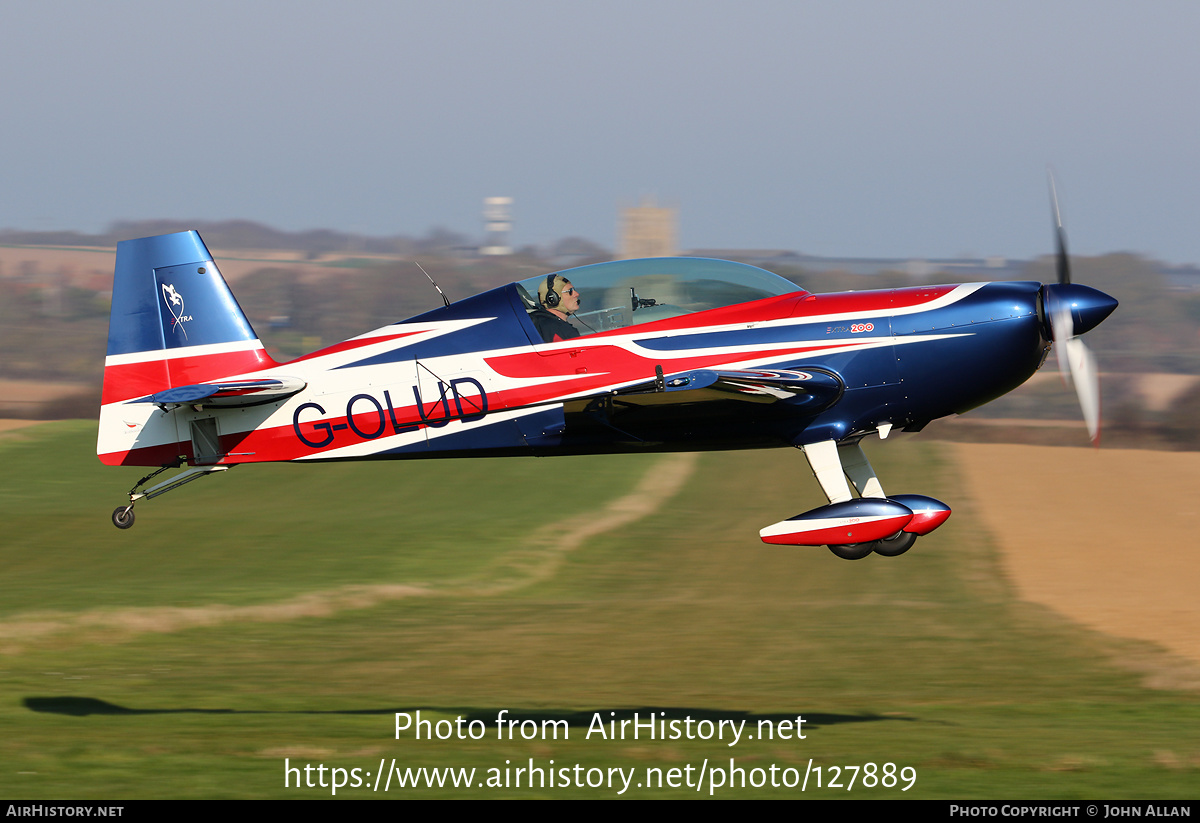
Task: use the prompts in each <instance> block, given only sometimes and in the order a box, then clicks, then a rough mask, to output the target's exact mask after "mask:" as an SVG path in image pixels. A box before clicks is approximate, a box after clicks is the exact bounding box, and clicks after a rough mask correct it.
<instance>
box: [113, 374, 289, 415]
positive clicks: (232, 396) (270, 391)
mask: <svg viewBox="0 0 1200 823" xmlns="http://www.w3.org/2000/svg"><path fill="white" fill-rule="evenodd" d="M306 385H307V384H306V383H305V382H304V381H303V380H297V379H296V378H294V377H280V378H272V379H261V380H229V381H225V382H222V383H195V384H192V385H190V386H177V387H175V388H172V389H167V390H166V391H160V392H156V393H155V394H152V395H149V396H148V397H140V398H138V399H137V400H130V401H127V402H129V403H154V404H155V405H157V406H163V407H166V406H173V407H178V406H184V405H200V406H205V407H220V408H242V407H245V406H258V405H262V404H263V403H272V402H275V401H277V400H285V399H287V398H289V397H291V396H292V395H293V394H296V393H297V392H299V391H301V390H302V389H304V387H305V386H306Z"/></svg>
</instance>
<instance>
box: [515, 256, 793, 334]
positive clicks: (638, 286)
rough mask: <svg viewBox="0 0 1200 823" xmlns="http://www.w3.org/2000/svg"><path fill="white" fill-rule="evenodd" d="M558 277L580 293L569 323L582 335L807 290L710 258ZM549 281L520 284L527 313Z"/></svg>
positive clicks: (620, 264) (602, 266) (600, 266)
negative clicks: (578, 301)
mask: <svg viewBox="0 0 1200 823" xmlns="http://www.w3.org/2000/svg"><path fill="white" fill-rule="evenodd" d="M557 276H559V277H562V278H565V279H566V280H568V281H570V282H571V284H572V285H573V286H574V287H575V289H576V290H577V291H578V293H579V295H580V306H579V310H578V311H577V312H575V313H574V314H572V315H570V317H569V318H568V322H570V323H571V325H573V326H574V327H575V328H576V329H578V330H579V333H580V335H581V336H582V335H588V334H596V333H599V332H606V331H612V330H614V329H623V328H626V327H629V326H634V325H638V324H642V323H650V322H654V321H656V320H664V319H667V318H672V317H679V316H682V315H686V314H694V313H696V312H702V311H707V310H709V309H716V308H721V307H724V306H733V305H736V304H739V303H747V302H749V301H752V300H761V299H763V298H767V297H777V296H779V295H784V294H794V293H796V292H800V291H803V289H801V288H800V287H799V286H797V285H796V284H795V283H792V282H791V281H789V280H785V279H784V278H782V277H780V276H778V275H776V274H772V273H771V272H769V271H766V270H764V269H760V268H757V267H755V266H749V265H746V264H744V263H733V262H731V261H728V260H710V259H705V258H681V257H660V258H647V259H644V260H617V261H614V262H611V263H596V264H594V265H591V266H580V267H578V268H574V269H567V270H565V271H561V272H557ZM547 277H548V276H547V275H540V276H538V277H531V278H529V279H528V280H522V281H521V282H519V283H517V284H516V286H517V291H518V294H519V295H520V298H521V300H522V302H523V303H524V304H525V308H526V311H527V312H530V313H532V312H535V311H537V310H538V309H540V308H542V307H541V306H540V305H539V303H538V289H539V287H544V284H545V283H546V282H547ZM550 277H553V275H550ZM543 291H544V288H543Z"/></svg>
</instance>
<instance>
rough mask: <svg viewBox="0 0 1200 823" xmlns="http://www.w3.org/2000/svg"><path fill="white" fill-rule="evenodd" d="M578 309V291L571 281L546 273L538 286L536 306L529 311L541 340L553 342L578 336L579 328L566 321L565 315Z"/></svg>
mask: <svg viewBox="0 0 1200 823" xmlns="http://www.w3.org/2000/svg"><path fill="white" fill-rule="evenodd" d="M577 311H579V292H577V291H576V290H575V287H574V286H573V285H571V281H570V280H568V279H567V278H565V277H562V276H560V275H557V274H548V275H546V279H545V280H544V281H543V282H542V284H541V285H540V286H538V307H537V308H536V309H534V310H533V311H532V312H530V313H529V319H530V320H532V321H533V325H535V326H537V330H538V333H539V334H541V335H542V340H544V341H546V342H547V343H554V342H556V341H558V340H571V339H573V338H575V337H578V336H579V329H577V328H575V327H574V326H572V325H571V324H570V323H568V322H567V317H568V316H570V315H572V314H574V313H575V312H577Z"/></svg>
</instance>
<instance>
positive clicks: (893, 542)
mask: <svg viewBox="0 0 1200 823" xmlns="http://www.w3.org/2000/svg"><path fill="white" fill-rule="evenodd" d="M916 542H917V536H916V535H915V534H913V533H912V532H896V533H895V534H894V535H892V536H891V537H885V538H883V539H882V540H880V541H879V543H878V545H876V546H875V554H882V555H883V556H884V557H899V556H900V555H902V554H904V553H905V552H906V551H908V550H909V549H911V548H912V544H913V543H916Z"/></svg>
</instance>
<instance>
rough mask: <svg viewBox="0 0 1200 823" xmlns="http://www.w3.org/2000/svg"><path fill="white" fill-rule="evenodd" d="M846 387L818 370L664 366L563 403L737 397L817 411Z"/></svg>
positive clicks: (569, 407) (577, 406)
mask: <svg viewBox="0 0 1200 823" xmlns="http://www.w3.org/2000/svg"><path fill="white" fill-rule="evenodd" d="M845 389H846V386H845V384H844V383H843V382H842V379H841V378H840V377H838V375H836V374H834V373H833V372H831V371H828V370H826V369H820V368H805V369H803V370H773V369H755V370H746V371H715V370H712V369H696V370H694V371H687V372H679V373H677V374H668V375H664V374H663V373H662V369H661V367H660V368H659V369H658V375H657V376H656V377H655V379H653V380H648V381H646V382H644V383H638V384H635V385H633V386H626V387H625V388H621V389H614V390H612V391H607V392H604V393H602V394H595V395H589V396H587V397H580V398H576V399H574V400H569V401H567V402H566V403H565V404H564V411H566V412H567V413H571V412H582V411H587V410H589V409H590V408H593V407H594V404H596V403H598V402H604V403H608V402H611V403H612V404H613V406H614V407H616V408H620V407H622V406H624V407H646V406H670V405H682V404H686V403H712V402H716V401H729V400H733V401H738V402H743V403H759V404H768V403H786V404H787V405H788V406H790V407H793V408H795V409H796V410H799V411H804V412H806V413H810V414H817V413H819V412H822V411H824V410H825V409H827V408H829V407H830V406H832V405H833V404H835V403H837V401H838V400H839V399H841V396H842V393H843V392H844V391H845Z"/></svg>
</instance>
